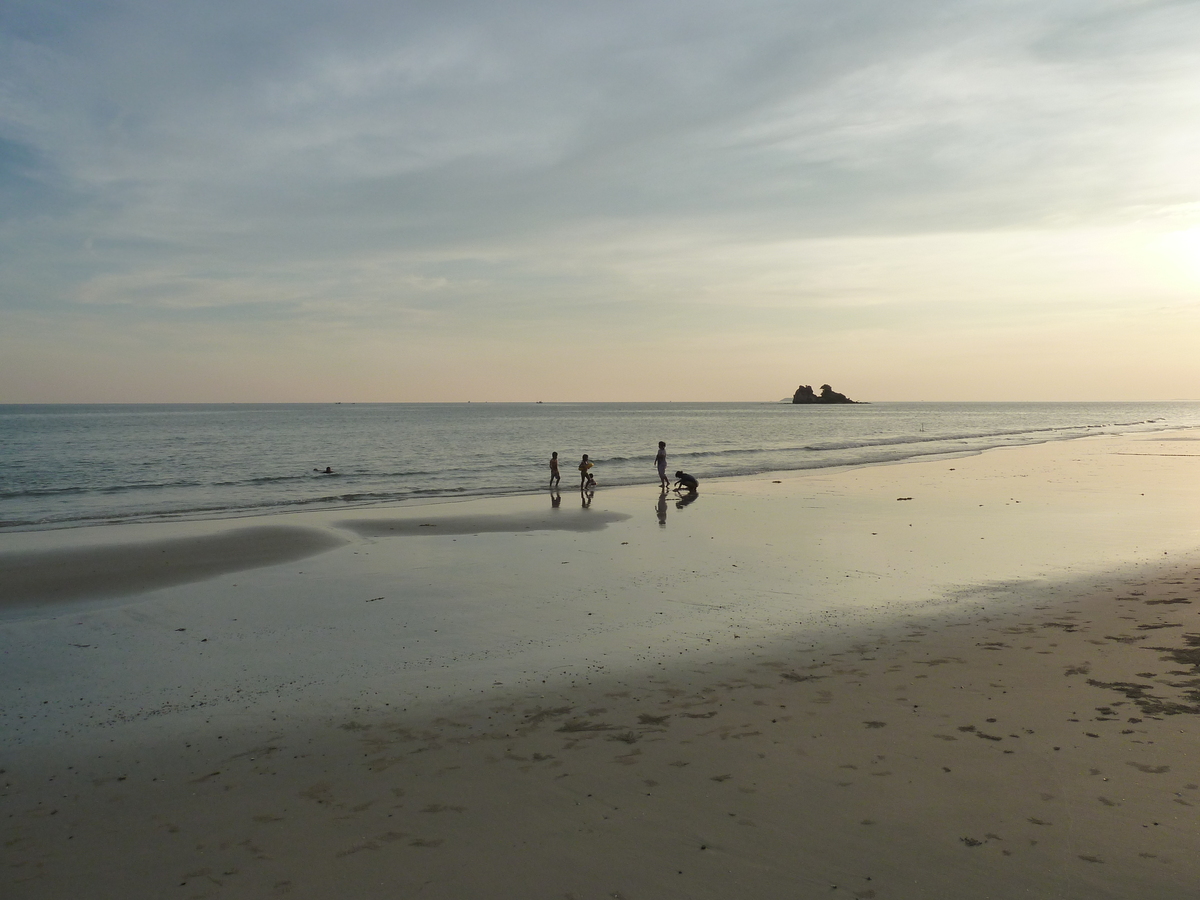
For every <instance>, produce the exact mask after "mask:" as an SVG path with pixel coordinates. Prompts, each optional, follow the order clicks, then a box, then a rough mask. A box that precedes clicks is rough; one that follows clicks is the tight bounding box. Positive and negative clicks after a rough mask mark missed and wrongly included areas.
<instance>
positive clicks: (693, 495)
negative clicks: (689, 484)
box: [675, 491, 700, 509]
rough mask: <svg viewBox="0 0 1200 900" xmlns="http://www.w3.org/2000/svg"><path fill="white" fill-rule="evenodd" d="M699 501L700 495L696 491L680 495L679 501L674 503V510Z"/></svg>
mask: <svg viewBox="0 0 1200 900" xmlns="http://www.w3.org/2000/svg"><path fill="white" fill-rule="evenodd" d="M699 499H700V495H699V494H698V493H697V492H696V491H688V492H687V493H686V494H680V495H679V499H678V500H677V501H676V502H675V508H676V509H683V508H684V507H685V506H687V505H688V504H689V503H695V502H696V501H697V500H699Z"/></svg>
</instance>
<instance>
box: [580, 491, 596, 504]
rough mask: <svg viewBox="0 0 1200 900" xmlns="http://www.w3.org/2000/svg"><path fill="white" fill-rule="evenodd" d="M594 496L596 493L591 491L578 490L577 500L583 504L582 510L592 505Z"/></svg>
mask: <svg viewBox="0 0 1200 900" xmlns="http://www.w3.org/2000/svg"><path fill="white" fill-rule="evenodd" d="M594 496H596V492H595V491H593V490H584V489H583V488H580V489H579V499H580V501H581V502H582V503H583V508H584V509H587V508H588V507H589V506H591V505H592V498H593V497H594Z"/></svg>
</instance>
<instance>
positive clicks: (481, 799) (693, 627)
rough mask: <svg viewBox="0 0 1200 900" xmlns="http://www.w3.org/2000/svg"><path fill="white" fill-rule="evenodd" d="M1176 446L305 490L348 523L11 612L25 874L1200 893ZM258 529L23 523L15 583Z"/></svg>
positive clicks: (449, 893)
mask: <svg viewBox="0 0 1200 900" xmlns="http://www.w3.org/2000/svg"><path fill="white" fill-rule="evenodd" d="M1184 437H1195V435H1191V434H1175V435H1171V436H1159V437H1155V438H1149V439H1148V438H1146V437H1139V438H1120V439H1112V438H1098V439H1089V440H1086V441H1076V442H1071V443H1068V444H1054V445H1044V446H1041V447H1034V448H1021V449H1016V450H1007V451H994V452H992V453H987V454H983V455H982V456H977V457H969V458H963V459H955V460H945V459H940V460H931V461H927V462H921V463H914V464H908V465H902V466H890V467H876V468H870V469H861V470H855V471H842V472H824V473H817V474H811V475H792V476H788V477H782V476H779V477H777V478H759V479H749V480H735V481H729V482H723V483H719V484H711V485H704V487H703V490H702V493H701V496H700V498H699V499H698V500H697V501H696V502H694V503H692V504H688V505H685V506H683V507H677V506H676V505H675V502H674V501H672V502H671V503H669V504H668V505H667V509H666V510H665V516H666V525H665V527H664V526H662V525H660V524H659V519H660V517H661V516H663V515H664V510H663V509H662V506H661V504H657V503H656V501H657V500H658V492H657V490H656V489H652V488H647V489H629V490H622V491H607V492H603V491H602V492H598V493H597V494H596V497H595V499H594V500H593V501H592V502H591V505H590V506H589V507H587V508H585V507H584V506H583V504H582V501H581V500H580V499H577V498H576V497H574V496H573V495H572V494H570V493H564V495H563V499H562V502H561V504H560V505H559V506H558V507H551V508H549V509H541V510H540V511H539V509H535V504H536V505H537V506H538V507H542V506H546V505H548V504H546V501H545V498H541V497H539V498H518V499H515V500H514V499H510V500H505V501H483V502H478V503H472V504H461V505H455V506H454V507H451V508H446V507H443V508H436V507H425V508H420V509H407V510H396V509H389V510H378V511H373V512H371V513H369V514H361V513H356V514H355V516H354V518H353V520H350V519H349V517H347V516H344V515H336V514H330V515H324V516H308V517H289V518H288V519H286V520H277V521H276V523H275V525H277V526H278V527H286V528H289V529H299V530H302V531H304V532H305V541H312V542H313V544H312V547H313V551H314V553H315V552H316V551H317V550H319V549H321V548H323V547H326V546H327V547H328V548H329V549H326V550H324V552H320V553H316V555H311V556H309V557H307V558H305V559H303V560H300V561H296V559H295V558H294V557H289V558H288V559H287V560H276V561H275V564H273V565H271V564H266V565H263V566H262V567H260V568H257V569H253V570H243V571H238V572H234V571H232V570H230V569H225V570H224V571H222V570H221V569H220V561H219V560H217V561H216V562H214V563H213V568H212V569H211V571H210V572H209V573H208V574H209V575H210V576H211V577H209V578H208V579H207V580H204V581H191V582H190V583H183V582H182V581H177V582H174V583H172V584H170V585H169V586H163V585H162V584H161V583H159V582H154V581H152V580H150V581H147V582H146V583H144V584H140V585H139V584H137V583H136V580H133V581H131V580H126V581H125V582H124V585H125V587H124V590H125V593H124V595H121V596H116V597H114V596H111V594H112V592H111V591H108V594H109V596H107V597H105V596H87V597H84V598H83V601H80V602H67V600H66V598H64V597H62V596H60V597H59V599H58V600H57V601H56V602H53V603H45V604H43V605H42V606H40V607H30V606H29V605H27V604H26V605H24V606H21V607H8V608H7V613H6V618H5V620H4V621H3V624H2V625H0V650H2V651H3V658H4V660H5V683H4V685H3V688H2V689H0V699H2V700H3V707H2V716H3V718H2V719H0V727H2V728H3V738H2V740H0V752H2V754H3V757H2V762H0V768H2V769H3V770H4V771H3V774H2V775H0V785H3V796H2V798H0V821H2V822H3V847H4V850H3V856H2V859H3V869H2V870H0V871H2V874H0V887H2V888H3V891H4V896H5V897H20V898H24V897H30V898H33V897H39V898H40V897H62V896H72V895H78V896H87V897H114V898H115V897H123V898H129V897H147V898H149V897H168V896H169V897H179V898H191V897H272V896H289V897H330V896H351V897H389V898H390V897H444V898H462V897H489V898H490V897H497V898H509V897H511V898H518V897H520V898H529V897H548V898H566V897H574V898H578V900H584V898H611V897H623V898H627V900H636V898H659V897H705V898H710V897H711V898H718V897H720V898H726V897H756V898H776V897H778V898H784V897H788V898H808V897H826V896H843V895H845V896H851V897H857V898H875V897H877V898H881V900H882V898H927V897H956V898H957V897H994V898H1009V897H1029V896H1033V897H1062V898H1068V897H1071V898H1073V897H1079V898H1093V897H1113V898H1124V897H1154V898H1177V897H1178V898H1184V897H1194V896H1195V895H1196V888H1195V885H1196V883H1197V881H1198V879H1197V875H1198V873H1197V871H1196V870H1197V868H1198V867H1200V863H1198V862H1197V860H1196V854H1195V852H1194V851H1195V848H1196V846H1197V836H1198V832H1197V825H1198V823H1197V816H1196V810H1197V808H1198V807H1197V805H1198V804H1200V764H1197V763H1196V761H1195V760H1196V753H1195V747H1196V739H1197V737H1200V728H1198V727H1197V726H1198V720H1197V717H1196V713H1197V712H1200V622H1198V621H1197V618H1196V617H1197V613H1198V612H1200V556H1198V555H1197V553H1196V550H1197V548H1198V547H1200V443H1198V442H1196V441H1190V442H1188V441H1182V440H1177V439H1178V438H1184ZM1168 438H1169V439H1168ZM776 482H778V483H776ZM909 497H911V498H912V499H911V500H910V499H902V498H909ZM589 517H590V518H589ZM627 517H632V518H627ZM597 520H600V521H601V522H602V525H603V527H600V528H597V527H596V521H597ZM275 525H272V527H275ZM551 526H552V527H551ZM235 527H244V523H233V524H229V523H226V524H225V525H214V524H212V523H207V524H205V525H204V526H203V528H202V529H200V530H201V531H203V534H200V533H198V532H197V530H196V529H197V526H184V525H177V526H161V527H158V528H156V529H141V530H138V531H136V533H135V532H125V533H123V534H121V535H118V537H119V538H120V539H119V540H116V541H114V538H113V535H114V532H113V530H112V529H107V530H106V529H98V530H95V532H89V533H80V534H78V535H75V536H68V537H64V536H63V535H62V533H59V534H57V535H55V536H53V537H46V536H44V535H5V536H4V537H3V538H2V539H0V541H2V542H3V544H2V545H3V546H4V547H6V548H7V549H8V550H9V551H10V552H11V553H12V554H17V556H11V555H9V556H4V555H0V595H2V593H3V590H4V584H5V583H6V580H5V579H4V577H3V576H4V574H5V572H4V565H5V560H6V559H7V560H8V562H9V564H11V565H16V564H17V561H19V558H20V557H28V555H29V554H33V553H36V552H39V551H41V550H44V549H46V545H47V544H48V543H53V545H54V547H53V549H54V551H55V552H56V553H59V554H66V557H60V558H59V561H60V563H61V564H62V565H68V563H69V562H70V556H71V553H72V552H77V554H78V556H77V559H83V558H85V557H86V555H87V554H88V553H91V552H93V550H94V549H95V547H97V546H101V545H103V546H106V547H115V549H112V550H111V551H110V552H109V555H110V557H112V558H110V559H109V561H108V565H110V567H115V570H120V571H127V570H128V567H127V563H128V562H129V560H132V559H136V558H137V554H138V553H143V555H144V550H145V546H144V545H145V542H146V540H147V539H148V538H149V536H150V535H154V536H155V537H154V539H155V540H159V541H170V540H174V539H179V540H183V539H185V538H186V537H187V536H188V534H189V533H192V535H193V536H194V537H205V536H208V535H212V534H214V533H220V529H221V528H225V529H233V528H235ZM189 529H190V532H189ZM214 529H216V531H214ZM105 532H107V534H105ZM289 534H291V536H292V537H295V534H292V533H291V532H289ZM392 534H398V536H396V537H393V536H392ZM301 543H303V544H304V546H309V545H308V544H307V543H305V542H304V541H302V542H301ZM170 546H171V547H175V546H176V545H175V544H171V545H170ZM139 548H140V549H139ZM159 549H161V548H159ZM63 559H66V562H63ZM568 572H569V573H570V574H566V573H568ZM60 574H61V573H60ZM192 574H193V575H195V573H194V572H193V573H192ZM45 577H46V579H47V583H48V584H49V583H53V580H54V578H55V577H58V576H55V575H53V574H52V573H51V572H47V574H46V576H45ZM23 583H24V584H25V585H27V586H28V585H29V584H31V583H36V578H35V577H33V576H28V575H27V576H26V578H25V581H24V582H23ZM27 589H28V588H23V590H27ZM76 595H77V596H79V595H80V592H76ZM0 599H2V597H0Z"/></svg>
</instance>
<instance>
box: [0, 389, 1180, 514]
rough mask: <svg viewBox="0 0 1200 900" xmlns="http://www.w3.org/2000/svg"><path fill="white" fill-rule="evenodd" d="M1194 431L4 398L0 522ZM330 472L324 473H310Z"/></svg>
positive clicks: (1144, 413)
mask: <svg viewBox="0 0 1200 900" xmlns="http://www.w3.org/2000/svg"><path fill="white" fill-rule="evenodd" d="M1194 426H1200V403H1195V402H1190V403H1189V402H1177V403H1034V404H1029V403H1012V404H1008V403H878V404H863V405H854V406H829V407H817V406H793V405H792V404H790V403H759V404H754V403H601V404H591V403H589V404H560V403H554V404H551V403H546V404H503V403H480V404H476V403H470V404H335V405H296V404H286V405H282V404H281V405H242V404H239V405H178V406H165V405H129V406H126V405H112V406H109V405H104V406H0V448H2V449H3V466H2V468H0V529H5V530H14V529H37V528H61V527H70V526H77V525H86V524H93V523H98V522H114V521H132V520H153V519H163V518H180V517H196V518H201V517H210V516H211V517H217V516H226V515H238V514H245V513H252V512H265V511H271V510H293V509H304V508H330V507H352V506H358V505H372V504H382V503H395V502H403V501H414V500H431V499H432V500H436V499H451V498H460V497H470V496H494V495H500V494H509V493H521V492H530V491H536V490H541V489H544V487H545V485H546V482H547V480H548V474H549V473H548V469H547V461H548V459H549V456H550V453H551V451H554V450H557V451H558V453H559V457H560V460H561V468H562V472H563V486H564V487H568V488H572V487H575V486H576V485H577V484H578V475H577V472H576V468H575V467H576V466H577V464H578V462H579V457H580V455H581V454H583V453H588V454H590V455H591V457H592V459H593V460H594V461H595V463H596V469H595V470H594V471H595V473H596V476H597V479H598V481H599V482H600V485H601V487H603V486H604V485H619V484H635V483H645V484H647V485H651V486H654V485H656V484H657V481H658V479H657V476H656V474H655V471H654V467H653V458H654V453H655V450H656V448H657V444H658V441H660V440H663V441H666V442H667V453H668V463H669V468H670V470H671V471H672V472H673V471H675V470H676V469H682V470H684V471H687V472H691V473H693V474H695V475H696V476H697V477H699V478H700V479H701V481H703V480H705V479H709V478H716V477H722V476H730V475H746V474H753V473H758V472H770V471H786V470H795V469H809V468H820V467H826V466H841V465H848V464H871V463H882V462H892V461H896V460H902V459H908V458H913V457H918V456H923V455H931V454H946V453H962V452H972V451H978V450H984V449H987V448H991V447H1001V446H1012V445H1020V444H1030V443H1039V442H1043V441H1053V440H1067V439H1072V438H1078V437H1083V436H1085V435H1091V434H1102V433H1108V434H1117V433H1126V432H1135V431H1146V432H1150V431H1161V430H1169V429H1176V428H1184V427H1194ZM326 466H330V467H332V468H333V470H334V472H335V474H334V475H323V474H318V473H317V472H316V471H314V470H316V469H320V470H323V469H324V468H325V467H326Z"/></svg>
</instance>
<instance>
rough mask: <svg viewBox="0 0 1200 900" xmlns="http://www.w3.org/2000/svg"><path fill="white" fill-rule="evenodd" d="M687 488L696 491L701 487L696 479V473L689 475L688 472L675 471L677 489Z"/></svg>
mask: <svg viewBox="0 0 1200 900" xmlns="http://www.w3.org/2000/svg"><path fill="white" fill-rule="evenodd" d="M680 489H682V490H686V491H691V492H692V493H695V492H696V491H698V490H699V489H700V482H699V481H697V480H696V476H695V475H689V474H688V473H687V472H676V473H675V490H677V491H678V490H680Z"/></svg>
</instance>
